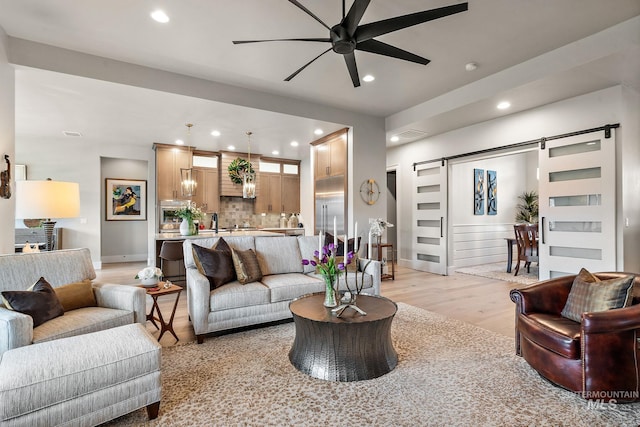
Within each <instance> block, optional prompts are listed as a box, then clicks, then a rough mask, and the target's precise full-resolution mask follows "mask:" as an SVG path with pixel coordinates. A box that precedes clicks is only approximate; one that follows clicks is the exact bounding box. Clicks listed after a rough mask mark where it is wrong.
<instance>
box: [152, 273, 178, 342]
mask: <svg viewBox="0 0 640 427" xmlns="http://www.w3.org/2000/svg"><path fill="white" fill-rule="evenodd" d="M164 284H165V282H160V283H158V287H154V288H145V289H146V291H147V295H149V296H150V297H151V298H153V306H151V311H150V312H149V314H147V320H149V321H151V323H152V324H153V326H155V327H156V329H160V336H158V341H160V339H161V338H162V335H164V333H165V332H167V331H168V332H170V333H171V335H173V336H174V337H175V339H176V341H180V338H178V336H177V335H176V333H175V331H174V330H173V318H174V317H175V315H176V308H178V300H180V292H182V287H181V286H178V285H174V284H173V283H172V284H171V286H170V287H168V288H165V287H164ZM171 294H176V302H175V303H174V304H173V310H172V311H171V317H170V318H169V321H168V322H167V321H165V320H164V317H163V316H162V312H161V311H160V306H159V305H158V298H159V297H161V296H162V295H171ZM154 314H157V315H158V317H155V316H154ZM156 321H157V322H158V323H160V327H158V325H157V324H156Z"/></svg>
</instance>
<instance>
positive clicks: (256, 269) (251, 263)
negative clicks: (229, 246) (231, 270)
mask: <svg viewBox="0 0 640 427" xmlns="http://www.w3.org/2000/svg"><path fill="white" fill-rule="evenodd" d="M231 256H232V257H233V266H234V267H235V270H236V276H238V282H240V283H242V284H243V285H244V284H247V283H251V282H257V281H259V280H261V279H262V271H261V270H260V264H259V263H258V257H257V256H256V253H255V252H254V251H253V250H251V249H247V250H246V251H241V250H235V249H233V250H232V251H231Z"/></svg>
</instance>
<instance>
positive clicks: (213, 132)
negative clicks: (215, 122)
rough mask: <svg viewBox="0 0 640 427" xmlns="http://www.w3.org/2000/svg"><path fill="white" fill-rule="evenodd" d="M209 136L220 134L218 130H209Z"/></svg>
mask: <svg viewBox="0 0 640 427" xmlns="http://www.w3.org/2000/svg"><path fill="white" fill-rule="evenodd" d="M211 136H220V131H219V130H213V131H211Z"/></svg>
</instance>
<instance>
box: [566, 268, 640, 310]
mask: <svg viewBox="0 0 640 427" xmlns="http://www.w3.org/2000/svg"><path fill="white" fill-rule="evenodd" d="M633 279H634V276H633V275H629V276H625V277H622V278H618V279H609V280H600V279H598V278H597V277H596V276H594V275H593V274H591V273H589V272H588V271H587V270H586V269H584V268H583V269H582V270H580V273H578V275H577V276H576V278H575V279H574V280H573V285H571V291H570V292H569V298H567V302H566V304H565V306H564V308H563V309H562V313H561V314H562V316H563V317H566V318H567V319H571V320H573V321H576V322H582V313H585V312H588V313H590V312H594V311H606V310H611V309H614V308H623V307H626V306H627V304H628V303H629V301H630V298H631V292H632V290H633Z"/></svg>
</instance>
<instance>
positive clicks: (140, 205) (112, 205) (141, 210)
mask: <svg viewBox="0 0 640 427" xmlns="http://www.w3.org/2000/svg"><path fill="white" fill-rule="evenodd" d="M105 205H106V208H107V216H106V219H107V221H145V220H146V219H147V181H145V180H138V179H115V178H107V179H106V182H105Z"/></svg>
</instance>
